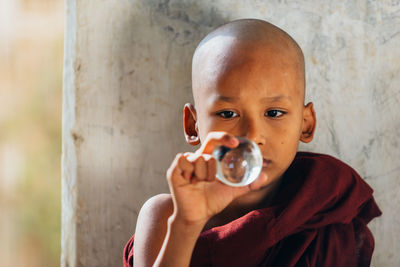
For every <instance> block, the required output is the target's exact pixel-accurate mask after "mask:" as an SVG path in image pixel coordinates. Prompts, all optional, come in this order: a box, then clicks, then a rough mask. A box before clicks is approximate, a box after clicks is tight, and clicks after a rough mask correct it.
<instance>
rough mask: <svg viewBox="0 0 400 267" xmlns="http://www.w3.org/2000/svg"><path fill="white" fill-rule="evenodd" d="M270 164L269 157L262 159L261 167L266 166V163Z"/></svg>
mask: <svg viewBox="0 0 400 267" xmlns="http://www.w3.org/2000/svg"><path fill="white" fill-rule="evenodd" d="M270 164H271V160H269V159H263V165H262V166H263V168H265V167H268V165H270Z"/></svg>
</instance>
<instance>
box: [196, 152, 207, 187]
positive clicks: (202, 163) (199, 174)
mask: <svg viewBox="0 0 400 267" xmlns="http://www.w3.org/2000/svg"><path fill="white" fill-rule="evenodd" d="M194 178H195V179H197V180H198V181H204V180H206V179H207V164H206V160H205V159H204V157H203V156H199V157H198V158H197V159H196V161H195V162H194Z"/></svg>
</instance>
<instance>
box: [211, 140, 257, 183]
mask: <svg viewBox="0 0 400 267" xmlns="http://www.w3.org/2000/svg"><path fill="white" fill-rule="evenodd" d="M236 139H238V140H239V145H238V146H237V147H235V148H232V149H231V148H229V147H225V146H218V147H217V148H215V149H214V151H213V157H214V158H215V159H216V160H217V178H218V179H219V180H220V181H221V182H223V183H225V184H227V185H230V186H236V187H239V186H245V185H248V184H251V183H252V182H254V181H255V180H256V179H257V178H258V176H259V175H260V172H261V169H262V164H263V158H262V155H261V151H260V149H259V148H258V146H257V145H256V144H255V143H254V142H252V141H250V140H248V139H246V138H243V137H236Z"/></svg>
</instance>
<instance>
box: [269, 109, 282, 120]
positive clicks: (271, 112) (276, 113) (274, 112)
mask: <svg viewBox="0 0 400 267" xmlns="http://www.w3.org/2000/svg"><path fill="white" fill-rule="evenodd" d="M285 114H286V112H285V111H282V110H277V109H271V110H267V112H265V115H266V116H267V117H271V118H279V117H281V116H282V115H285Z"/></svg>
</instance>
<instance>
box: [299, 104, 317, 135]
mask: <svg viewBox="0 0 400 267" xmlns="http://www.w3.org/2000/svg"><path fill="white" fill-rule="evenodd" d="M316 125H317V118H316V117H315V112H314V107H313V103H311V102H310V103H308V104H307V105H306V106H305V107H304V110H303V125H302V129H301V136H300V141H302V142H304V143H309V142H311V140H313V137H314V131H315V126H316Z"/></svg>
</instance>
